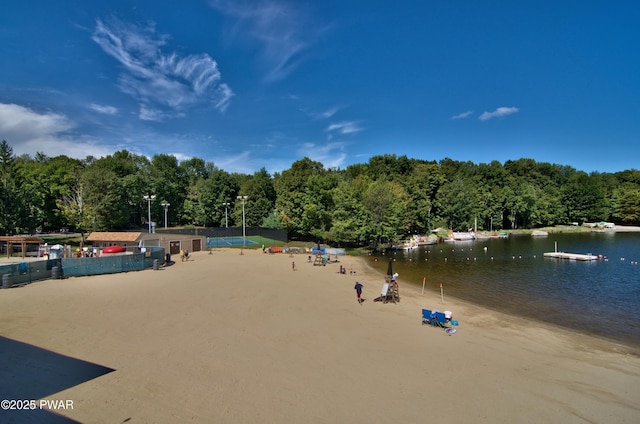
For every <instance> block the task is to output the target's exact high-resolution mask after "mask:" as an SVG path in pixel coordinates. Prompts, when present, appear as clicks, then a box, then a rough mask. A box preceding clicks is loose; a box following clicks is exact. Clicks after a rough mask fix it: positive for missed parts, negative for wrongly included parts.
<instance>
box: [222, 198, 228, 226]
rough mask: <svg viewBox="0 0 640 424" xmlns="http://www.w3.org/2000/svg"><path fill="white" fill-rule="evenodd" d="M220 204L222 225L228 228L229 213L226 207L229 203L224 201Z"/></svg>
mask: <svg viewBox="0 0 640 424" xmlns="http://www.w3.org/2000/svg"><path fill="white" fill-rule="evenodd" d="M222 206H224V227H225V228H229V215H228V214H227V208H228V207H229V203H227V202H224V203H223V204H222Z"/></svg>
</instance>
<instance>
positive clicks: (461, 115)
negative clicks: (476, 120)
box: [451, 110, 473, 120]
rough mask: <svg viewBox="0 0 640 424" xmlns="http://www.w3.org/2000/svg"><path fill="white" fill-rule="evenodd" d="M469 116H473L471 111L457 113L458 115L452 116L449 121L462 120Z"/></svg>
mask: <svg viewBox="0 0 640 424" xmlns="http://www.w3.org/2000/svg"><path fill="white" fill-rule="evenodd" d="M471 115H473V111H472V110H468V111H466V112H462V113H459V114H458V115H454V116H452V117H451V119H453V120H455V119H464V118H468V117H469V116H471Z"/></svg>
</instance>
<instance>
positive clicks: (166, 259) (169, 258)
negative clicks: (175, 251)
mask: <svg viewBox="0 0 640 424" xmlns="http://www.w3.org/2000/svg"><path fill="white" fill-rule="evenodd" d="M169 262H171V253H167V255H166V257H165V263H169Z"/></svg>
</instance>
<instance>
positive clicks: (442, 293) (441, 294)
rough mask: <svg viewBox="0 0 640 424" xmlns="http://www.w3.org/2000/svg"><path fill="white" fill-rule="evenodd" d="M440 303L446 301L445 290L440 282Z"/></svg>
mask: <svg viewBox="0 0 640 424" xmlns="http://www.w3.org/2000/svg"><path fill="white" fill-rule="evenodd" d="M440 303H444V291H443V290H442V283H440Z"/></svg>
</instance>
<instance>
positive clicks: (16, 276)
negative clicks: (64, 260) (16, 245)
mask: <svg viewBox="0 0 640 424" xmlns="http://www.w3.org/2000/svg"><path fill="white" fill-rule="evenodd" d="M60 261H61V259H48V260H42V261H30V262H19V263H15V264H8V265H0V278H2V281H4V276H5V275H9V276H10V277H11V281H12V283H13V285H22V284H29V283H32V282H34V281H39V280H46V279H49V278H51V274H52V269H53V268H56V267H59V266H60ZM58 269H59V268H58Z"/></svg>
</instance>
